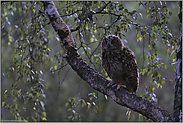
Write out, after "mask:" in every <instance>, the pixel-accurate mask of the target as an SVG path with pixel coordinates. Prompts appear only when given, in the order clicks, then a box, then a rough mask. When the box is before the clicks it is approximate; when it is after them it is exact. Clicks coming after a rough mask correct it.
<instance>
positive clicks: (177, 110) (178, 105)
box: [174, 1, 182, 122]
mask: <svg viewBox="0 0 183 123" xmlns="http://www.w3.org/2000/svg"><path fill="white" fill-rule="evenodd" d="M179 6H180V13H179V15H178V16H179V20H180V41H179V47H178V50H177V66H176V73H177V78H176V83H175V91H174V121H176V122H182V1H180V2H179Z"/></svg>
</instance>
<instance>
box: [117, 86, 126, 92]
mask: <svg viewBox="0 0 183 123" xmlns="http://www.w3.org/2000/svg"><path fill="white" fill-rule="evenodd" d="M121 87H123V88H126V85H118V86H117V88H116V90H115V91H118V90H119V89H120V88H121Z"/></svg>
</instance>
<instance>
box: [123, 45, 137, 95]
mask: <svg viewBox="0 0 183 123" xmlns="http://www.w3.org/2000/svg"><path fill="white" fill-rule="evenodd" d="M120 61H121V62H122V64H123V65H122V66H123V74H122V78H123V80H125V81H126V86H127V89H129V91H131V92H135V91H136V90H137V87H138V83H139V82H138V81H139V80H138V69H137V62H136V58H135V55H134V52H133V51H132V50H130V49H129V48H127V47H124V48H123V50H122V51H121V57H120Z"/></svg>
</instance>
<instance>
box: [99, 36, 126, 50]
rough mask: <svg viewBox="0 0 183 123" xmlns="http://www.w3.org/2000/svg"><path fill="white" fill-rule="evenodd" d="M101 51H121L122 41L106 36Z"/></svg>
mask: <svg viewBox="0 0 183 123" xmlns="http://www.w3.org/2000/svg"><path fill="white" fill-rule="evenodd" d="M101 46H102V51H115V50H121V49H122V47H123V42H122V40H121V39H120V38H119V37H118V36H115V35H108V36H106V37H104V39H103V40H102V44H101Z"/></svg>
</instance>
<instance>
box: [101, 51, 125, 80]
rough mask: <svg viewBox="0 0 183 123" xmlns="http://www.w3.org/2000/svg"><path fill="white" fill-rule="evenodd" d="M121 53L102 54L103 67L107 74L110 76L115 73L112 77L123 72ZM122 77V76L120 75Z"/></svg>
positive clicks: (109, 52)
mask: <svg viewBox="0 0 183 123" xmlns="http://www.w3.org/2000/svg"><path fill="white" fill-rule="evenodd" d="M121 57H122V56H121V53H120V52H119V51H117V52H114V51H113V52H111V51H108V52H103V53H102V59H103V60H102V66H103V67H104V69H105V70H106V72H107V73H108V74H109V75H110V73H113V74H112V75H114V74H115V75H118V74H119V73H120V74H122V71H123V69H122V68H123V66H122V65H123V60H122V58H121ZM119 76H121V75H119ZM110 78H113V76H110Z"/></svg>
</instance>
